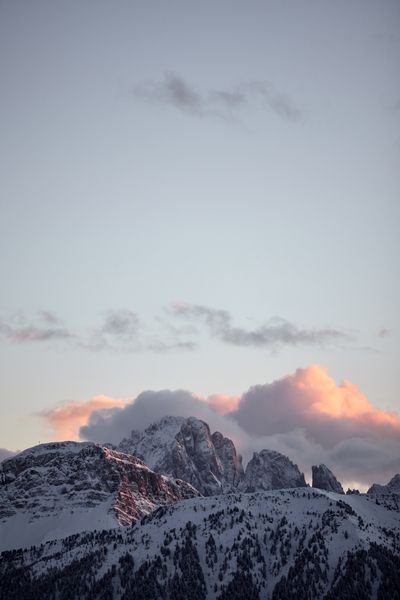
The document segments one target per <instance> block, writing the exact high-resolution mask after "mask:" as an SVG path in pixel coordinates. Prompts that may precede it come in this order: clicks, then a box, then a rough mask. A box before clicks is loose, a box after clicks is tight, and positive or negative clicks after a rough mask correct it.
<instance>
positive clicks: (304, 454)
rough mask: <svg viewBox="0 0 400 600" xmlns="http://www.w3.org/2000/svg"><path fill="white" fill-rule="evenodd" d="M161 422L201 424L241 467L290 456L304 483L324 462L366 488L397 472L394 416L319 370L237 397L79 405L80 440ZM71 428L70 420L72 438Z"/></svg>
mask: <svg viewBox="0 0 400 600" xmlns="http://www.w3.org/2000/svg"><path fill="white" fill-rule="evenodd" d="M73 408H74V409H77V408H78V407H77V404H75V405H74V406H73ZM78 414H79V411H78ZM165 415H174V416H184V417H188V416H191V415H194V416H196V417H198V418H200V419H203V420H204V421H206V422H207V423H208V424H209V425H210V428H211V430H212V431H216V430H218V431H221V432H222V433H224V434H225V435H227V436H228V437H230V438H231V439H232V440H233V441H234V442H235V444H236V446H237V448H238V451H239V452H240V453H241V454H242V455H243V457H244V463H246V461H247V460H249V459H250V458H251V455H252V453H253V452H254V451H259V450H261V449H263V448H270V449H273V450H277V451H279V452H282V453H283V454H285V455H287V456H289V457H290V458H291V459H292V460H294V462H296V463H297V464H298V465H299V467H300V468H301V469H302V470H303V471H305V473H306V475H308V477H309V476H310V471H311V465H313V464H320V463H321V462H323V463H325V464H327V465H328V466H329V467H330V468H332V469H333V471H334V472H335V474H336V475H337V476H338V477H339V478H340V479H341V480H342V481H343V482H344V483H345V484H347V485H351V484H352V485H354V482H357V484H358V485H361V486H364V487H366V486H369V485H371V484H372V483H373V482H375V481H376V482H378V483H385V482H387V481H388V480H389V479H390V478H391V477H392V476H393V474H394V473H396V472H400V417H399V415H398V414H397V413H394V412H387V411H383V410H380V409H378V408H376V407H374V406H373V405H372V404H371V403H370V402H369V401H368V399H367V398H366V397H365V396H364V395H363V394H362V392H361V391H360V390H359V388H358V387H357V386H356V385H354V384H353V383H351V382H349V381H343V382H342V383H340V384H336V382H335V381H334V380H333V379H332V378H331V377H330V375H329V374H328V371H327V369H325V368H324V367H321V366H318V365H313V366H310V367H308V368H305V369H298V370H297V371H296V372H295V373H293V374H290V375H287V376H286V377H283V378H282V379H279V380H276V381H273V382H271V383H267V384H263V385H256V386H253V387H251V388H250V389H249V390H248V391H247V392H245V393H244V394H243V395H242V396H240V397H236V396H226V395H223V394H215V395H211V396H209V397H208V398H202V397H200V396H197V395H195V394H193V393H191V392H189V391H185V390H177V391H171V390H162V391H146V392H142V393H141V394H139V396H138V397H137V398H136V399H134V400H132V401H130V402H128V403H125V404H124V403H122V404H121V405H118V404H116V405H115V406H113V405H112V403H111V404H110V405H109V406H107V407H106V410H104V407H102V406H96V407H93V410H92V409H91V407H90V405H89V404H88V403H84V420H85V423H84V424H82V426H81V428H80V432H79V433H80V437H81V438H82V439H88V440H92V441H98V442H112V443H118V442H119V441H120V440H121V439H122V438H123V437H127V436H129V435H130V432H131V430H132V429H137V430H143V429H145V428H146V427H147V426H148V425H150V424H151V423H153V422H155V421H157V420H159V419H161V418H162V417H163V416H165ZM61 420H62V422H64V419H61ZM72 420H73V419H72ZM66 421H67V422H68V418H67V419H66ZM77 424H78V421H76V420H75V421H73V427H74V432H75V434H76V432H77ZM61 431H62V428H60V429H59V432H60V433H61Z"/></svg>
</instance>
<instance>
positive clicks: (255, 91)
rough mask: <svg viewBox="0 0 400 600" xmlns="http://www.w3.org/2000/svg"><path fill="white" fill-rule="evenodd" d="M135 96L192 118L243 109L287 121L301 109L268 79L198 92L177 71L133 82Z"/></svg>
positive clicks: (222, 115) (297, 117)
mask: <svg viewBox="0 0 400 600" xmlns="http://www.w3.org/2000/svg"><path fill="white" fill-rule="evenodd" d="M133 96H134V97H135V98H137V99H140V100H144V101H147V102H155V103H158V104H166V105H169V106H173V107H174V108H176V109H177V110H179V111H181V112H184V113H186V114H188V115H190V116H193V117H220V118H229V117H231V116H232V115H236V114H237V113H239V111H242V110H243V109H245V108H247V109H249V108H252V109H257V110H268V111H270V112H273V113H275V114H276V115H277V116H279V117H280V118H282V119H285V120H286V121H292V122H296V121H299V120H301V118H302V111H301V110H300V109H299V107H298V106H297V105H296V104H295V102H294V101H293V99H292V98H291V97H290V96H289V95H288V94H285V93H283V92H280V91H279V90H277V89H276V88H275V87H274V85H273V84H272V83H271V82H269V81H245V82H242V83H239V84H236V85H234V86H232V87H229V88H220V89H214V90H207V91H205V92H201V91H199V90H197V89H196V88H195V87H194V86H192V85H191V84H190V83H189V82H188V81H186V80H185V79H184V78H183V77H181V76H179V75H177V74H176V73H166V74H165V76H164V79H162V80H161V81H147V82H142V83H138V84H136V85H134V87H133Z"/></svg>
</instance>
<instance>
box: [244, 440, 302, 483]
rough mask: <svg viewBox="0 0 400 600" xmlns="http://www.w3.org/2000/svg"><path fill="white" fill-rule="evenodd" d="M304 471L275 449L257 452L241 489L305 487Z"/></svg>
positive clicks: (248, 467)
mask: <svg viewBox="0 0 400 600" xmlns="http://www.w3.org/2000/svg"><path fill="white" fill-rule="evenodd" d="M305 486H306V482H305V479H304V475H303V473H301V472H300V471H299V468H298V466H297V465H295V464H293V463H292V461H291V460H289V458H287V456H284V455H283V454H280V453H279V452H275V451H274V450H261V452H255V453H254V454H253V458H252V459H251V460H250V462H249V463H248V465H247V467H246V472H245V476H244V479H243V481H242V482H241V483H240V484H239V489H240V490H241V491H243V492H254V491H260V490H278V489H286V488H296V487H305Z"/></svg>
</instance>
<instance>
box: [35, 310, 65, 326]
mask: <svg viewBox="0 0 400 600" xmlns="http://www.w3.org/2000/svg"><path fill="white" fill-rule="evenodd" d="M38 315H39V318H40V319H41V320H42V321H43V322H44V323H49V324H50V325H58V324H60V323H61V322H62V321H61V319H59V317H57V315H56V314H55V313H53V312H52V311H50V310H40V311H39V312H38Z"/></svg>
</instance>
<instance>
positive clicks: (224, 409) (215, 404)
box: [207, 394, 240, 415]
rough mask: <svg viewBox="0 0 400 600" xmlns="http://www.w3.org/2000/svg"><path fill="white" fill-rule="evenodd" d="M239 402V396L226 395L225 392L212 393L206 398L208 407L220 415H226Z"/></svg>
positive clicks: (236, 406)
mask: <svg viewBox="0 0 400 600" xmlns="http://www.w3.org/2000/svg"><path fill="white" fill-rule="evenodd" d="M239 402H240V396H226V395H225V394H212V395H211V396H208V398H207V403H208V404H209V406H210V408H211V409H212V410H214V411H215V412H216V413H218V414H220V415H228V414H229V413H231V412H233V411H235V410H237V408H238V406H239Z"/></svg>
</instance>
